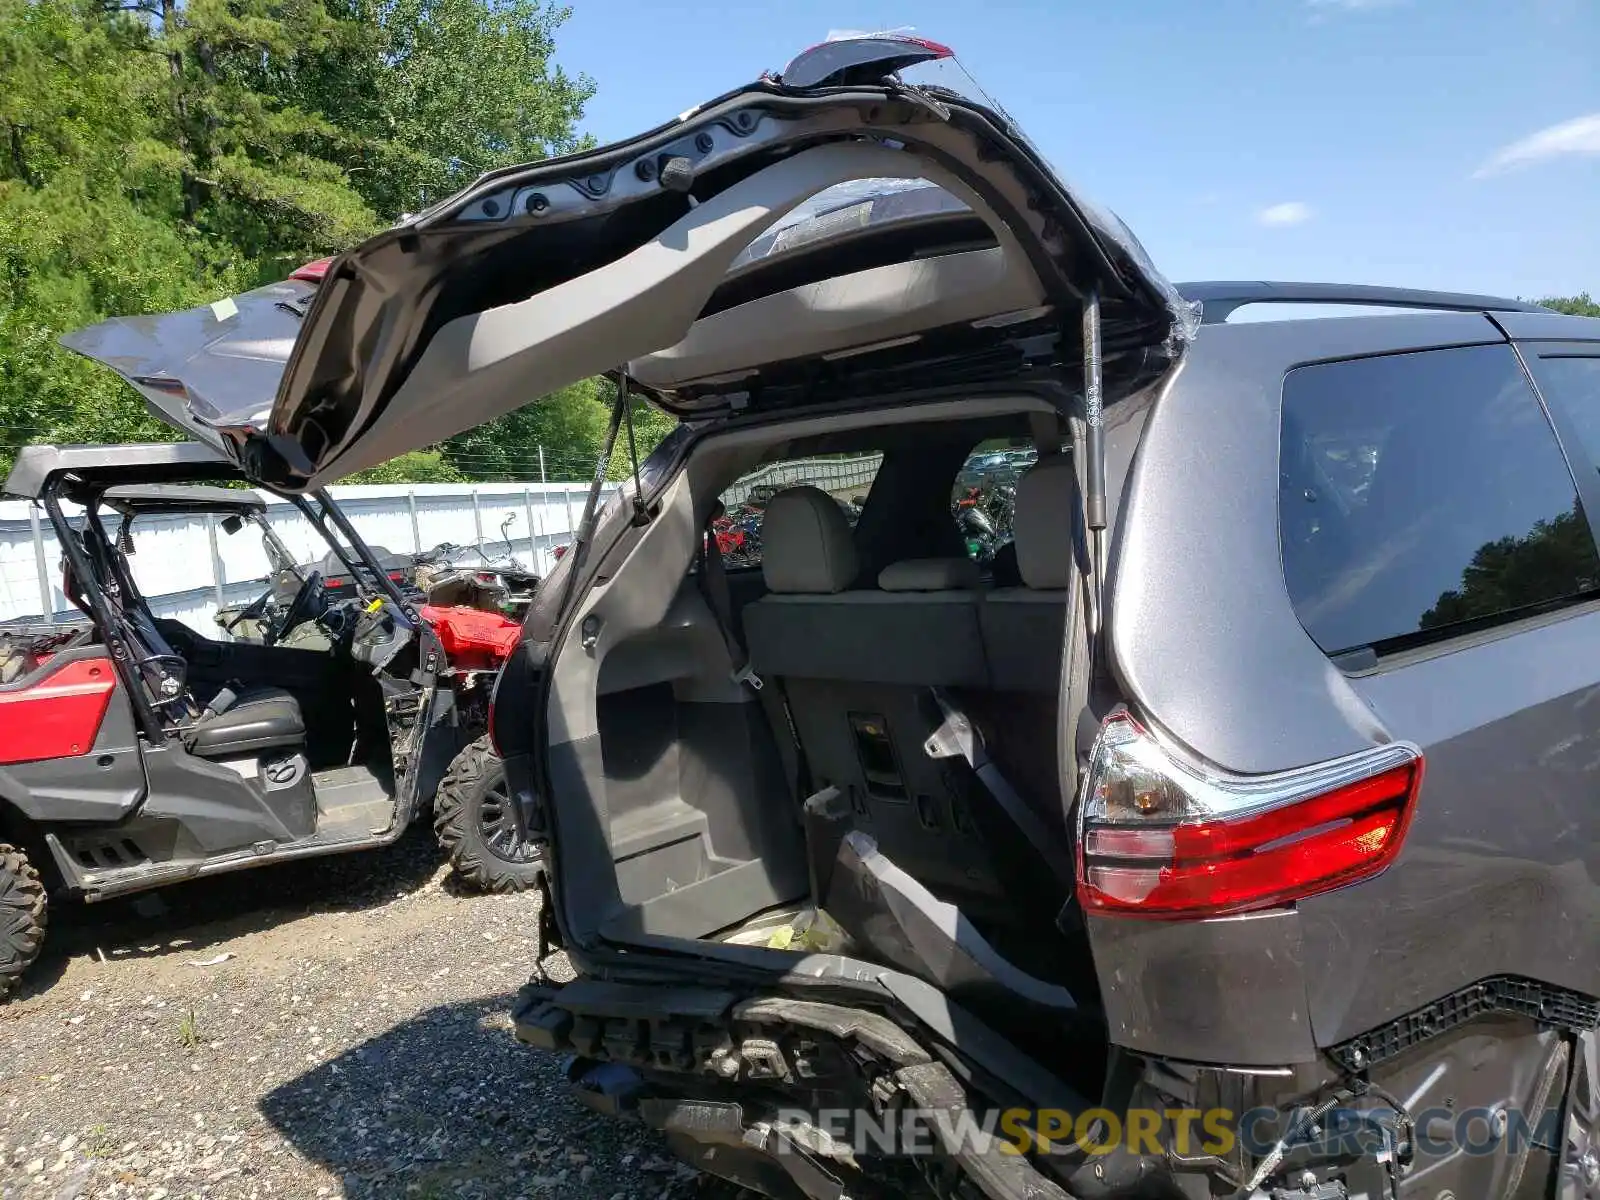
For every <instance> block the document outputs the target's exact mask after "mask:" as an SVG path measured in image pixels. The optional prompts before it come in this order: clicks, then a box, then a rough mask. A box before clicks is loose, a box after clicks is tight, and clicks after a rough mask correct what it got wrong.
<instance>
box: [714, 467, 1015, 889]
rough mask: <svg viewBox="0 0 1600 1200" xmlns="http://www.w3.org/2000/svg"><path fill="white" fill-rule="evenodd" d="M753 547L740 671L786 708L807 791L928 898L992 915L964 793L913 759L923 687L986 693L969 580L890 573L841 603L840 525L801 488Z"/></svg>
mask: <svg viewBox="0 0 1600 1200" xmlns="http://www.w3.org/2000/svg"><path fill="white" fill-rule="evenodd" d="M761 541H762V562H763V573H764V575H765V578H766V582H767V587H768V589H769V594H768V595H766V596H764V597H763V598H762V599H760V600H757V601H756V602H755V603H753V604H750V605H748V606H747V607H746V608H745V610H744V629H745V640H746V642H747V644H748V648H749V652H750V664H751V666H752V667H753V668H754V669H755V670H756V672H757V673H758V674H760V675H761V676H762V677H763V678H764V679H766V680H768V681H770V682H769V686H778V687H781V688H782V689H783V692H784V694H785V695H786V696H787V698H788V702H789V709H790V713H791V714H792V716H793V718H794V723H795V726H796V728H797V731H798V734H799V738H800V742H801V745H802V746H803V747H804V748H805V752H806V759H807V762H808V764H809V766H810V770H811V776H812V786H813V788H814V789H816V790H819V791H820V790H823V789H825V788H827V787H829V786H834V787H837V788H838V789H839V791H840V792H841V793H842V794H843V795H844V796H845V797H846V800H847V802H848V804H849V806H850V808H851V810H852V812H853V813H854V814H855V820H856V821H857V822H858V824H859V825H860V827H861V828H862V829H863V830H866V831H868V832H870V833H871V834H872V836H873V838H874V839H875V840H876V841H877V843H878V845H879V846H880V847H882V849H883V852H884V853H885V854H887V855H889V856H890V857H891V858H892V859H893V860H894V861H895V862H896V863H898V864H899V865H900V866H901V867H902V868H903V869H904V870H906V871H909V872H910V873H911V874H913V875H914V876H916V877H917V878H918V879H920V880H922V881H923V882H924V883H925V884H927V885H928V886H929V887H931V888H933V889H935V890H936V891H938V892H940V893H942V894H944V895H947V896H959V897H961V898H962V900H963V902H970V901H972V900H974V899H975V900H976V901H977V902H978V904H979V905H982V904H983V903H984V902H988V903H989V904H990V905H991V906H994V907H999V905H1000V899H1001V887H1000V881H999V879H998V877H997V871H996V869H995V867H994V865H993V864H992V863H991V861H990V858H989V855H988V852H987V849H986V848H985V846H984V844H983V842H982V840H981V839H980V838H979V837H978V835H977V832H976V826H975V824H974V822H973V819H972V815H971V804H972V803H974V802H977V800H978V799H979V798H978V796H977V795H976V794H975V793H974V785H973V781H972V780H971V779H970V776H969V773H968V772H966V771H965V769H964V768H962V769H957V768H955V767H953V766H952V764H950V763H948V762H941V761H936V760H934V759H931V758H929V757H928V755H927V754H926V753H925V752H924V751H923V748H922V743H923V739H924V738H926V737H927V735H928V734H929V733H930V732H932V730H933V729H934V728H935V727H936V726H937V725H938V720H939V718H938V714H937V713H936V712H933V711H931V701H932V697H931V693H930V691H929V689H930V688H932V687H935V686H940V687H946V688H958V689H983V688H987V687H988V686H989V673H988V669H987V665H986V663H985V660H984V653H983V638H982V633H981V630H980V628H979V619H978V611H979V605H980V603H981V593H979V592H978V591H977V590H976V586H975V585H976V584H977V583H978V575H977V572H976V570H975V568H974V567H973V566H972V564H971V563H968V562H965V560H960V561H952V560H945V559H932V560H915V561H910V562H902V563H894V564H891V565H890V566H888V567H886V568H885V569H884V570H883V572H882V573H881V574H880V576H879V581H880V587H879V588H878V589H872V590H868V589H860V590H847V589H849V588H850V584H851V583H852V582H853V580H854V578H855V575H856V572H857V568H858V562H857V558H856V553H855V548H854V544H853V542H852V540H851V532H850V528H849V525H848V523H847V522H846V521H845V519H844V514H843V512H842V511H840V509H839V506H838V504H837V503H835V501H834V500H833V499H832V498H831V497H829V496H828V495H827V493H825V492H823V491H820V490H819V489H817V488H812V487H800V488H791V489H788V490H786V491H784V492H780V493H779V494H778V495H777V496H774V497H773V499H772V500H771V502H769V504H768V505H767V509H766V514H765V516H764V518H763V522H762V531H761ZM952 584H970V585H973V586H971V587H952V586H949V585H952ZM885 587H887V588H892V589H901V590H883V589H884V588H885Z"/></svg>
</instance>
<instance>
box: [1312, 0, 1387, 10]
mask: <svg viewBox="0 0 1600 1200" xmlns="http://www.w3.org/2000/svg"><path fill="white" fill-rule="evenodd" d="M1405 3H1408V0H1306V7H1307V8H1317V9H1322V10H1324V11H1326V10H1328V9H1339V10H1342V11H1344V12H1371V11H1372V10H1373V9H1376V8H1398V7H1399V6H1400V5H1402V4H1405Z"/></svg>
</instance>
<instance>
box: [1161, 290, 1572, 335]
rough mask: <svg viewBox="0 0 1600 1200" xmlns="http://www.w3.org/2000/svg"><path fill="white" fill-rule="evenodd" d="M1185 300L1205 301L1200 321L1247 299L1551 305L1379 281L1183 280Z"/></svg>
mask: <svg viewBox="0 0 1600 1200" xmlns="http://www.w3.org/2000/svg"><path fill="white" fill-rule="evenodd" d="M1178 291H1179V292H1180V293H1181V294H1182V295H1183V298H1184V299H1185V300H1197V301H1199V302H1200V323H1201V324H1202V325H1220V324H1221V323H1222V322H1224V321H1226V320H1227V319H1228V318H1229V317H1231V316H1232V315H1233V314H1234V312H1235V311H1237V310H1238V309H1240V308H1243V307H1244V306H1245V305H1247V304H1370V305H1372V306H1374V307H1379V308H1426V309H1433V310H1435V311H1441V312H1531V313H1541V312H1549V311H1551V310H1550V309H1548V308H1545V307H1543V306H1542V305H1538V304H1530V303H1528V301H1526V300H1507V299H1505V298H1504V297H1502V296H1474V295H1472V294H1470V293H1467V292H1428V291H1421V290H1419V289H1417V288H1395V287H1379V286H1374V285H1371V284H1364V283H1270V282H1267V281H1264V280H1243V281H1241V282H1237V283H1229V282H1212V281H1207V282H1203V283H1180V284H1179V285H1178Z"/></svg>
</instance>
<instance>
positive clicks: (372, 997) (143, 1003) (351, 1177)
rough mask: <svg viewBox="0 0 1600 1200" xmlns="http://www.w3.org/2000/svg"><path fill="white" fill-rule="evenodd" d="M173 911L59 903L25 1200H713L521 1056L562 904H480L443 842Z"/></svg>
mask: <svg viewBox="0 0 1600 1200" xmlns="http://www.w3.org/2000/svg"><path fill="white" fill-rule="evenodd" d="M151 899H152V898H151V897H144V898H142V902H141V901H140V900H134V901H128V902H117V903H113V904H107V905H103V906H95V907H80V906H72V907H67V906H58V907H57V908H56V909H55V910H54V911H53V912H52V914H51V925H52V928H51V931H50V939H49V941H48V942H47V944H46V949H45V957H44V959H43V960H42V961H41V962H40V963H38V964H37V965H36V967H35V969H34V971H33V973H31V974H30V976H29V977H28V979H27V980H26V981H25V983H24V986H23V988H22V989H21V991H20V993H19V994H18V996H16V997H14V998H13V999H12V1001H11V1003H9V1004H6V1005H0V1197H3V1198H4V1200H22V1198H23V1197H28V1198H32V1197H48V1198H49V1200H73V1198H77V1197H102V1196H103V1197H129V1198H133V1197H139V1198H143V1200H166V1198H171V1200H176V1198H178V1197H187V1196H203V1197H216V1198H218V1200H226V1198H230V1197H241V1198H242V1197H252V1198H254V1197H269V1196H270V1197H289V1198H294V1197H312V1198H319V1197H333V1196H349V1197H399V1198H401V1200H406V1198H409V1197H417V1198H421V1200H427V1198H434V1197H437V1198H441V1200H442V1198H446V1197H449V1198H456V1197H459V1198H461V1200H475V1198H487V1197H507V1198H512V1197H529V1198H530V1200H531V1198H533V1197H538V1196H559V1197H562V1198H563V1200H565V1198H566V1197H579V1198H586V1197H596V1198H601V1200H610V1198H613V1197H630V1198H632V1197H671V1198H677V1197H688V1196H691V1195H694V1194H695V1193H696V1192H697V1191H699V1188H698V1185H697V1181H696V1179H695V1177H694V1176H693V1174H692V1172H690V1171H688V1170H687V1169H686V1168H683V1167H680V1166H679V1165H677V1163H676V1162H675V1161H674V1160H672V1159H671V1158H670V1157H669V1156H667V1155H666V1154H665V1152H664V1151H663V1149H662V1147H661V1145H660V1144H659V1143H658V1142H657V1141H656V1140H655V1139H654V1138H653V1136H651V1135H650V1134H649V1133H648V1131H645V1130H643V1129H641V1128H639V1127H637V1126H626V1125H621V1124H619V1123H617V1122H614V1121H608V1120H603V1119H601V1118H599V1117H596V1116H595V1115H594V1114H592V1113H590V1112H589V1110H587V1109H585V1108H583V1107H582V1106H580V1105H579V1104H577V1103H576V1102H575V1101H573V1100H572V1099H570V1098H569V1097H568V1096H567V1094H566V1091H565V1086H564V1083H563V1081H562V1063H561V1062H560V1061H559V1060H558V1059H557V1058H555V1057H553V1056H551V1055H547V1054H543V1053H541V1052H539V1051H535V1050H531V1049H529V1048H527V1047H525V1046H520V1045H518V1044H517V1043H516V1042H514V1041H513V1040H512V1037H511V1033H510V1023H509V1019H508V1016H507V1010H508V1008H509V1005H510V1002H511V999H512V997H513V995H514V994H515V992H516V990H517V988H518V987H519V986H521V984H522V983H524V982H525V981H526V979H527V977H528V972H529V968H530V965H531V960H532V953H533V951H532V940H531V937H530V934H531V931H532V930H533V928H534V927H535V920H536V917H537V914H538V901H537V899H536V897H534V896H533V895H523V896H474V895H463V894H458V893H457V892H456V891H455V890H454V888H453V885H452V882H451V880H450V879H449V878H448V876H447V873H446V869H445V868H444V867H443V865H442V864H441V863H440V861H439V855H438V852H437V850H436V849H435V848H434V847H433V845H432V843H431V839H429V838H428V837H427V836H426V833H425V831H422V830H418V831H416V835H415V836H408V837H407V838H405V839H403V840H402V841H401V842H400V843H399V844H397V845H396V846H394V847H392V848H390V849H389V850H387V851H383V852H379V853H373V854H356V855H349V856H346V857H339V858H331V859H323V860H321V861H315V862H306V863H300V864H291V865H288V866H283V867H277V868H266V869H262V870H258V871H249V872H243V873H240V874H237V875H232V876H224V877H220V878H218V879H214V880H206V881H201V882H199V883H194V884H189V885H185V886H183V887H179V888H174V889H171V890H170V891H168V892H165V893H162V901H163V902H164V907H165V909H166V911H165V912H161V913H156V912H153V911H151V910H152V907H162V906H163V905H162V904H157V905H155V906H152V904H151ZM223 955H227V956H228V957H227V958H226V959H225V960H222V961H218V960H219V959H220V958H221V956H223Z"/></svg>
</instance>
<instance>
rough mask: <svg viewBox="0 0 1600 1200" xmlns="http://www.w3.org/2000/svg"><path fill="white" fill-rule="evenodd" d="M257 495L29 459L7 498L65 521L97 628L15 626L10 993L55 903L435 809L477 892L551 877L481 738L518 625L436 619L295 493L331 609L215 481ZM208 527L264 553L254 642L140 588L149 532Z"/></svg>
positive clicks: (151, 449)
mask: <svg viewBox="0 0 1600 1200" xmlns="http://www.w3.org/2000/svg"><path fill="white" fill-rule="evenodd" d="M241 479H242V476H241V475H240V473H239V471H238V468H237V467H235V466H234V465H233V464H231V463H229V462H227V461H226V460H224V459H222V458H220V457H219V456H218V455H216V453H215V452H214V451H212V450H210V449H209V448H207V447H205V446H201V445H199V444H197V443H176V444H170V445H166V444H162V445H121V446H105V447H94V446H78V447H59V448H58V447H54V446H29V447H26V448H24V449H23V450H22V451H21V453H20V454H19V455H18V457H17V462H16V465H15V467H14V469H13V470H12V472H11V475H10V477H9V478H8V479H7V481H6V485H5V491H6V492H7V493H9V494H12V495H16V496H19V497H22V498H24V499H28V500H32V501H34V502H35V503H37V504H38V505H39V506H40V507H41V508H42V509H43V510H44V512H45V514H46V515H47V516H48V518H49V520H50V523H51V526H52V527H53V529H54V531H55V535H56V538H57V540H58V542H59V543H60V545H61V548H62V556H63V572H62V591H63V593H64V594H65V595H66V596H67V598H68V599H69V600H70V601H71V603H72V604H73V605H75V606H76V607H77V608H78V610H79V611H80V612H81V613H82V614H83V616H82V619H80V620H77V621H73V622H68V623H65V624H32V625H17V624H13V625H0V996H4V994H5V993H7V992H8V991H9V990H10V988H11V986H12V985H13V984H14V983H15V982H16V980H17V978H18V977H19V976H20V975H21V973H22V971H23V970H24V969H25V968H26V967H27V966H28V965H29V963H30V962H32V960H33V959H34V958H35V957H36V956H37V954H38V953H39V949H40V946H41V945H42V943H43V939H44V933H45V912H46V902H47V901H46V897H47V894H48V895H49V896H51V897H53V898H55V899H64V898H68V897H72V898H78V899H83V900H89V901H94V900H101V899H106V898H109V897H113V896H120V895H126V894H129V893H133V892H138V891H144V890H148V889H152V888H157V887H162V886H165V885H167V884H172V883H177V882H181V881H184V880H188V879H193V878H197V877H199V876H203V875H212V874H218V873H221V872H225V871H235V870H242V869H246V868H251V867H257V866H263V865H266V864H268V863H274V862H282V861H286V860H288V859H292V858H304V857H310V856H316V855H324V854H336V853H344V852H349V851H355V850H365V849H372V848H376V847H380V846H385V845H388V844H390V843H391V842H394V841H395V840H397V839H398V838H399V837H400V836H401V834H403V833H404V832H405V830H406V829H407V827H408V826H409V825H410V824H411V823H412V822H413V820H415V819H416V818H417V817H419V816H421V815H423V814H425V813H426V812H427V810H428V807H429V805H431V806H432V815H433V822H434V827H435V830H436V832H437V834H438V837H439V840H440V842H441V843H442V845H443V846H444V848H445V850H446V852H447V853H448V855H449V857H450V860H451V863H452V864H453V866H454V868H455V870H456V872H457V873H458V874H459V875H461V876H462V877H463V878H464V879H466V880H467V881H469V882H471V883H473V884H475V885H477V886H479V887H482V888H485V889H492V890H497V891H512V890H519V889H522V888H525V887H528V886H530V885H531V884H532V883H533V882H534V881H535V879H536V878H537V877H538V874H539V872H540V870H541V862H540V854H539V850H538V847H537V845H536V844H535V842H534V840H533V839H532V838H531V837H530V836H529V835H528V834H527V832H526V831H525V830H524V828H523V825H522V820H521V816H520V813H519V812H518V811H517V809H516V807H515V805H513V804H512V803H511V800H510V795H509V792H508V790H507V788H506V784H505V778H504V772H503V768H502V765H501V763H500V760H499V759H498V758H497V757H496V756H495V754H494V751H493V749H492V748H491V746H490V744H489V740H488V738H487V736H486V731H487V726H488V708H489V698H490V695H491V694H492V691H493V688H494V684H495V680H496V678H497V676H498V674H499V670H500V667H501V664H502V663H503V662H504V661H505V659H506V658H507V656H508V655H509V654H510V652H511V650H512V649H513V648H514V647H515V646H516V644H517V641H518V638H519V634H520V626H519V625H518V624H517V623H516V622H515V621H512V620H510V619H509V618H507V617H505V616H502V615H500V614H497V613H489V612H483V611H479V610H477V609H472V608H466V607H442V606H441V607H434V606H429V605H426V604H423V603H421V600H420V597H418V596H417V595H416V594H415V593H414V592H411V591H408V590H406V589H405V588H404V587H403V585H402V584H401V583H399V582H397V581H396V580H394V579H393V578H391V574H390V572H388V571H387V570H385V569H384V568H383V564H382V563H381V561H380V560H378V559H377V558H376V557H375V555H374V553H373V551H372V550H371V548H370V547H369V546H367V545H366V543H365V542H363V541H362V539H361V537H360V535H359V534H358V533H357V532H356V530H355V529H354V527H353V526H352V525H351V524H350V522H349V520H348V519H347V518H346V517H345V516H344V514H343V513H342V512H341V511H340V510H339V509H338V507H337V506H336V505H335V504H334V503H333V501H332V500H331V498H330V497H328V495H327V494H326V493H325V492H318V493H316V494H314V495H311V496H306V497H297V498H294V499H293V501H292V503H293V504H294V505H295V507H296V509H297V510H298V511H299V513H300V515H301V516H302V517H304V518H305V519H306V520H308V521H310V522H311V524H312V525H313V526H314V527H315V528H316V529H317V531H318V532H319V533H320V534H321V535H322V537H323V539H324V540H325V541H326V543H327V545H328V547H329V550H330V552H331V553H332V554H333V555H335V556H336V557H337V558H338V560H339V561H340V563H341V564H342V566H343V568H344V572H345V574H346V575H347V576H348V577H349V579H350V580H351V581H352V583H353V587H352V588H351V590H350V591H349V592H348V594H344V595H336V594H334V593H333V592H332V591H331V590H330V589H329V588H328V586H327V582H326V580H325V579H324V577H323V575H322V573H321V572H320V571H318V570H316V569H314V568H307V567H301V566H297V565H296V564H295V562H294V560H293V558H292V557H291V556H290V554H289V552H288V550H287V548H286V547H285V545H284V543H283V542H282V540H280V539H279V538H278V536H277V534H276V533H275V532H274V530H273V528H272V525H271V523H269V522H268V520H267V519H266V503H265V501H264V500H263V499H262V498H261V496H260V495H258V494H257V493H255V492H253V491H248V490H245V489H241V488H226V487H217V486H207V485H214V484H216V483H219V482H230V483H231V482H238V481H240V480H241ZM196 481H199V485H198V486H196ZM68 502H70V503H72V504H76V505H80V506H82V509H83V513H82V515H81V516H73V517H70V518H69V517H68V515H67V514H66V512H65V511H64V509H63V505H64V504H65V503H68ZM194 513H200V514H205V515H207V516H209V517H211V518H213V519H214V520H216V522H217V528H218V531H219V533H221V534H223V535H225V536H228V537H236V536H240V535H241V534H244V533H245V531H246V530H247V529H251V530H254V531H255V532H256V533H257V534H259V535H260V537H261V543H262V549H263V550H264V551H265V554H266V558H267V561H268V563H269V564H270V567H271V570H270V573H269V574H268V576H267V578H266V579H265V580H264V581H263V583H262V587H263V591H262V594H261V595H260V596H259V597H258V598H257V599H256V600H254V601H252V602H251V603H250V604H248V605H246V606H244V608H242V609H241V610H239V611H238V612H237V613H235V614H234V616H233V617H232V618H231V619H232V620H233V621H234V622H235V624H243V623H245V622H249V623H251V624H252V625H253V627H254V633H255V636H254V638H253V640H247V641H222V640H214V639H212V638H208V637H206V636H204V635H203V634H201V633H199V632H197V631H196V630H194V629H191V628H190V627H189V626H187V625H185V624H183V623H182V622H179V621H175V620H171V619H168V618H164V617H159V616H157V615H155V613H154V612H153V611H152V609H151V607H150V604H149V602H148V601H147V600H146V598H145V597H144V595H143V594H142V593H141V591H140V589H139V586H138V583H137V581H136V579H135V577H134V571H133V564H132V562H131V559H130V556H131V555H133V554H134V553H135V551H136V547H137V544H138V540H139V537H138V532H139V522H140V519H141V518H147V517H153V516H163V515H165V516H171V515H175V514H194ZM312 626H314V627H315V634H316V637H315V638H311V639H297V636H296V634H297V631H300V630H304V629H307V628H308V627H312Z"/></svg>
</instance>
